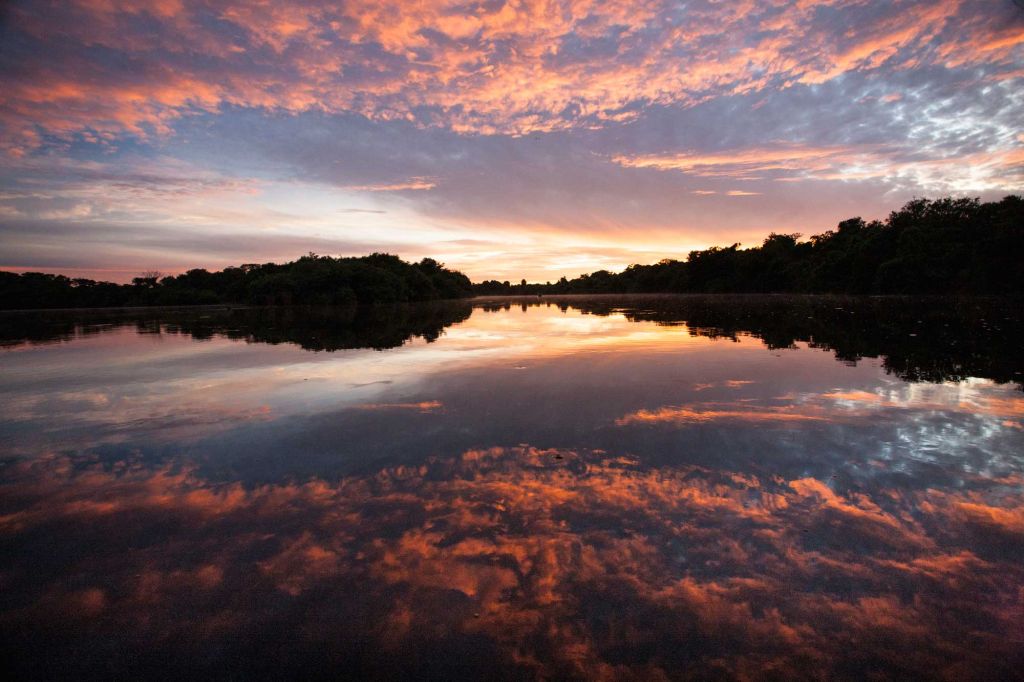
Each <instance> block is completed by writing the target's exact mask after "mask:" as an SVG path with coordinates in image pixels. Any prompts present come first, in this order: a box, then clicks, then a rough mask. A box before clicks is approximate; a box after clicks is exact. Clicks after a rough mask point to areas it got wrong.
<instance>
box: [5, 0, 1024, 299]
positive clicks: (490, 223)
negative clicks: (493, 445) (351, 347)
mask: <svg viewBox="0 0 1024 682" xmlns="http://www.w3.org/2000/svg"><path fill="white" fill-rule="evenodd" d="M0 92H2V93H3V96H2V98H0V269H6V270H15V271H26V270H35V271H44V272H61V273H65V274H69V275H73V276H83V277H90V278H94V279H105V280H113V281H126V280H129V279H130V278H131V277H133V276H136V275H138V274H139V273H140V272H142V271H151V270H159V271H161V272H164V273H176V272H181V271H184V270H186V269H189V268H193V267H205V268H208V269H219V268H222V267H225V266H228V265H235V264H239V263H251V262H267V261H278V262H282V261H286V260H292V259H294V258H296V257H298V256H300V255H303V254H305V253H307V252H310V251H312V252H316V253H320V254H328V255H362V254H366V253H370V252H373V251H386V252H389V253H396V254H398V255H400V256H402V257H403V258H406V259H409V260H418V259H420V258H423V257H426V256H429V257H433V258H436V259H438V260H440V261H443V262H444V263H446V264H447V265H448V266H449V267H453V268H457V269H460V270H462V271H463V272H465V273H467V274H468V275H469V276H470V277H471V278H472V279H473V280H474V281H479V280H482V279H490V278H495V279H499V280H504V279H509V280H518V279H520V278H526V279H529V280H530V281H548V280H552V281H553V280H555V279H557V278H558V277H561V276H563V275H564V276H569V277H572V276H575V275H578V274H580V273H581V272H589V271H593V270H597V269H601V268H607V269H612V270H617V269H621V268H623V267H625V266H626V265H628V264H630V263H650V262H656V261H658V260H661V259H662V258H685V256H686V254H687V253H688V252H689V251H690V250H692V249H696V248H705V247H708V246H712V245H729V244H732V243H735V242H739V243H741V244H742V245H744V246H754V245H757V244H759V243H760V242H761V241H762V240H763V239H764V237H765V236H767V235H768V234H769V233H770V232H773V231H774V232H786V233H793V232H799V233H802V234H804V235H805V236H808V235H811V234H816V233H820V232H823V231H825V230H827V229H830V228H832V227H834V226H835V224H836V223H837V222H839V221H840V220H842V219H845V218H849V217H853V216H863V217H864V218H866V219H871V218H884V217H885V215H887V214H888V212H889V211H890V210H893V209H896V208H898V207H899V206H901V205H902V204H903V203H904V202H906V201H907V200H909V199H911V198H914V197H929V198H934V197H939V196H945V195H950V194H952V195H956V196H977V197H981V198H983V199H998V198H1001V197H1002V196H1004V195H1006V194H1011V193H1020V192H1021V191H1022V188H1024V124H1022V122H1024V2H1019V3H1018V2H1015V1H1014V0H948V1H942V0H938V1H930V2H923V1H908V0H885V1H872V0H835V1H831V0H823V1H821V2H812V1H810V0H792V1H790V0H729V1H713V0H692V1H688V0H677V1H675V2H668V1H659V0H628V1H626V0H563V1H560V2H559V1H549V0H509V1H504V0H483V1H479V2H464V1H452V0H434V1H426V0H374V1H367V0H355V1H351V2H320V1H318V0H312V1H307V0H303V1H301V2H299V1H296V0H275V1H271V0H266V1H263V2H245V3H242V2H216V1H214V0H153V1H151V2H146V1H144V0H54V1H53V2H42V1H19V0H14V1H13V2H5V3H3V4H0Z"/></svg>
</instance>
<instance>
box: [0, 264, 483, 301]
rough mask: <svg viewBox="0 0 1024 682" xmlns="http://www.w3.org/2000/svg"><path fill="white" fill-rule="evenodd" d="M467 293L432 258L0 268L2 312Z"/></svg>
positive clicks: (465, 282) (455, 275) (465, 283)
mask: <svg viewBox="0 0 1024 682" xmlns="http://www.w3.org/2000/svg"><path fill="white" fill-rule="evenodd" d="M467 296H472V285H471V284H470V281H469V278H468V277H466V276H465V275H463V274H462V273H461V272H457V271H455V270H449V269H448V268H445V267H444V266H442V265H441V264H440V263H438V262H437V261H435V260H433V259H431V258H424V259H423V260H421V261H420V262H419V263H407V262H405V261H403V260H401V259H400V258H399V257H398V256H392V255H390V254H385V253H375V254H372V255H369V256H362V257H360V258H331V257H329V256H318V255H316V254H310V255H308V256H304V257H302V258H300V259H298V260H297V261H294V262H292V263H285V264H283V265H277V264H274V263H266V264H264V265H242V266H239V267H235V268H225V269H224V270H221V271H219V272H208V271H206V270H198V269H197V270H189V271H188V272H186V273H184V274H181V275H177V276H170V277H161V276H160V274H159V273H147V274H144V275H142V276H140V277H136V278H135V279H134V280H132V283H131V284H113V283H110V282H96V281H93V280H91V279H72V278H69V277H65V276H63V275H47V274H43V273H39V272H26V273H23V274H20V275H19V274H16V273H13V272H0V309H26V308H84V307H90V308H98V307H108V306H147V305H194V304H210V303H252V304H258V305H291V304H296V305H336V304H357V303H374V304H376V303H404V302H408V301H429V300H436V299H448V298H465V297H467Z"/></svg>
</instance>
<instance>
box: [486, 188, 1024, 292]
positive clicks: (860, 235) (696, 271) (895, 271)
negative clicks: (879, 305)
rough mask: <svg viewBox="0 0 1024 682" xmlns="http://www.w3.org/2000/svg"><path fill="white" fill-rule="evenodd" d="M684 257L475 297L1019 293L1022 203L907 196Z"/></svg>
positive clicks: (493, 285) (1023, 251) (498, 287)
mask: <svg viewBox="0 0 1024 682" xmlns="http://www.w3.org/2000/svg"><path fill="white" fill-rule="evenodd" d="M801 236H802V235H800V234H775V233H772V234H770V235H769V236H768V237H767V238H766V239H765V240H764V242H763V243H762V244H761V245H760V246H756V247H753V248H749V249H740V248H739V247H740V245H739V244H733V245H731V246H727V247H719V246H716V247H712V248H710V249H704V250H701V251H691V252H690V253H689V256H688V257H687V259H686V260H685V261H680V260H669V259H666V260H663V261H661V262H660V263H657V264H654V265H631V266H629V267H628V268H626V269H625V270H624V271H622V272H618V273H612V272H609V271H607V270H598V271H597V272H592V273H590V274H585V275H580V276H579V277H577V278H575V279H571V280H569V279H566V278H564V277H563V278H562V279H560V280H559V281H558V282H555V283H550V282H549V283H547V284H527V283H526V281H525V280H523V281H521V282H520V283H519V284H512V283H510V282H499V281H496V280H489V281H485V282H481V283H479V284H476V285H474V287H473V290H474V292H476V294H477V295H513V294H530V295H534V294H592V293H784V292H789V293H835V294H954V293H955V294H997V295H1002V294H1024V266H1022V265H1021V264H1022V263H1024V200H1022V198H1021V197H1020V196H1007V197H1006V198H1004V199H1002V200H1001V201H998V202H986V203H982V202H981V201H980V200H978V199H954V198H945V199H938V200H934V201H931V200H928V199H915V200H914V201H911V202H909V203H907V204H906V205H905V206H903V208H901V209H900V210H898V211H893V212H892V213H890V214H889V216H888V217H887V218H886V219H885V220H873V221H871V222H866V221H864V220H863V219H861V218H850V219H849V220H844V221H842V222H840V223H839V225H838V226H837V227H836V229H834V230H828V231H827V232H824V233H822V234H816V235H814V236H812V237H810V238H809V239H807V240H801Z"/></svg>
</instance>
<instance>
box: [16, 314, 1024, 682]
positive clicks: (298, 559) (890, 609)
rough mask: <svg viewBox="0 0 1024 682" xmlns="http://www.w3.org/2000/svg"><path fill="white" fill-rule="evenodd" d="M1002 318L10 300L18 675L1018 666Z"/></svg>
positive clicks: (1022, 573) (1014, 362)
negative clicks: (94, 311)
mask: <svg viewBox="0 0 1024 682" xmlns="http://www.w3.org/2000/svg"><path fill="white" fill-rule="evenodd" d="M1022 332H1024V323H1022V320H1021V318H1020V311H1019V307H1017V306H1014V305H1011V304H1007V303H1003V304H994V303H976V302H962V301H961V302H948V301H935V300H932V301H912V300H891V299H874V300H856V299H833V298H793V299H790V298H779V297H765V298H750V297H719V298H714V297H692V298H685V297H678V298H673V297H660V298H658V297H655V298H638V299H616V298H610V299H593V300H588V299H571V300H566V301H563V302H561V303H560V304H553V303H552V302H550V301H539V302H538V301H532V302H530V303H529V304H527V303H522V304H520V303H519V302H515V303H511V304H510V303H509V302H507V301H506V302H500V301H499V302H491V303H486V304H485V303H480V302H476V303H475V304H470V303H456V304H451V305H447V304H446V305H431V306H422V307H418V308H399V309H380V310H369V311H338V310H335V311H330V310H307V311H301V310H287V309H281V310H235V311H222V310H220V311H219V310H200V311H186V312H173V313H172V312H166V313H150V314H147V315H134V316H128V317H125V316H113V315H106V316H102V315H78V316H66V315H61V314H49V315H44V316H39V315H8V316H5V317H2V318H0V344H2V347H0V404H2V406H3V407H2V412H0V450H2V460H0V640H2V644H0V647H2V654H3V657H4V659H5V660H6V663H5V667H7V668H8V669H10V670H13V671H14V672H15V673H16V675H18V676H19V677H21V678H25V679H40V678H46V677H65V678H82V677H123V678H128V677H134V676H137V675H143V676H146V677H149V678H152V677H167V678H178V679H180V678H181V677H182V676H201V677H213V678H238V679H245V678H252V677H264V678H278V679H280V678H282V677H301V678H307V679H308V678H315V677H332V678H336V677H363V678H367V677H371V678H379V677H399V676H400V677H416V678H441V679H458V678H467V679H481V678H517V679H524V678H525V679H533V678H586V679H601V678H610V679H623V678H626V679H632V678H637V679H662V678H683V679H708V678H723V679H725V678H734V677H743V678H754V679H762V678H779V679H794V678H797V679H802V678H810V679H815V678H847V679H864V678H883V679H886V678H906V677H936V678H949V679H957V680H962V679H986V680H991V679H1009V678H1013V677H1014V676H1018V675H1020V671H1021V670H1024V392H1022V390H1021V382H1022V381H1024V376H1022V374H1021V371H1022V369H1024V357H1022V354H1021V353H1020V350H1021V347H1020V338H1021V333H1022Z"/></svg>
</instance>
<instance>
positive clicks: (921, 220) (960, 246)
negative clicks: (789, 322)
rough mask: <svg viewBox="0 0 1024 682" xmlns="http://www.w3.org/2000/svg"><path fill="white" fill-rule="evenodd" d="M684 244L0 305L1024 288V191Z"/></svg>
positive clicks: (151, 284) (149, 282) (30, 295)
mask: <svg viewBox="0 0 1024 682" xmlns="http://www.w3.org/2000/svg"><path fill="white" fill-rule="evenodd" d="M739 246H740V245H739V244H733V245H732V246H728V247H718V246H716V247H713V248H710V249H705V250H703V251H691V252H690V254H689V256H688V257H687V259H686V260H685V261H678V260H663V261H661V262H660V263H657V264H655V265H631V266H629V267H628V268H626V269H625V270H624V271H623V272H619V273H612V272H608V271H606V270H599V271H597V272H593V273H591V274H589V275H581V276H579V277H577V278H575V279H572V280H568V279H566V278H564V277H563V278H562V279H560V280H559V281H558V282H555V283H553V284H552V283H547V284H528V283H527V282H526V280H522V281H520V283H519V284H512V283H510V282H499V281H496V280H489V281H485V282H481V283H480V284H475V285H474V284H471V283H470V281H469V279H468V278H467V277H466V276H465V275H463V274H462V273H461V272H458V271H455V270H449V269H447V268H445V267H444V266H442V265H441V264H440V263H438V262H437V261H435V260H433V259H430V258H424V259H423V260H422V261H420V262H419V263H407V262H405V261H403V260H401V259H400V258H398V256H393V255H390V254H384V253H375V254H371V255H369V256H363V257H360V258H332V257H329V256H318V255H316V254H309V255H308V256H304V257H302V258H300V259H298V260H297V261H294V262H291V263H285V264H283V265H277V264H274V263H266V264H263V265H242V266H239V267H234V268H226V269H224V270H221V271H219V272H208V271H206V270H198V269H197V270H189V271H188V272H186V273H184V274H181V275H177V276H168V277H161V276H160V274H159V273H149V274H145V275H142V276H140V277H136V278H135V279H134V280H133V281H132V283H131V284H113V283H110V282H96V281H93V280H90V279H72V278H69V277H65V276H63V275H48V274H43V273H38V272H26V273H23V274H16V273H13V272H0V309H26V308H82V307H119V306H148V305H193V304H212V303H250V304H257V305H292V304H296V305H339V304H341V305H345V304H367V303H372V304H379V303H404V302H411V301H429V300H437V299H452V298H465V297H468V296H472V295H474V294H476V295H505V294H531V295H535V294H592V293H784V292H786V293H835V294H997V295H999V294H1013V295H1021V294H1024V266H1022V265H1021V264H1022V263H1024V199H1022V198H1021V197H1020V196H1008V197H1006V198H1004V199H1003V200H1002V201H998V202H988V203H981V202H980V201H979V200H978V199H940V200H937V201H929V200H927V199H917V200H914V201H911V202H910V203H908V204H907V205H905V206H904V207H903V208H901V209H900V210H898V211H894V212H892V213H890V214H889V217H888V218H886V219H885V220H884V221H878V220H874V221H871V222H865V221H864V220H862V219H861V218H851V219H849V220H844V221H842V222H841V223H839V225H838V226H837V227H836V229H835V230H829V231H827V232H824V233H822V234H816V235H814V236H812V237H810V239H807V240H801V235H799V234H774V233H773V234H771V235H769V236H768V237H767V238H766V239H765V240H764V243H763V244H761V246H757V247H754V248H750V249H740V248H739Z"/></svg>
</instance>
